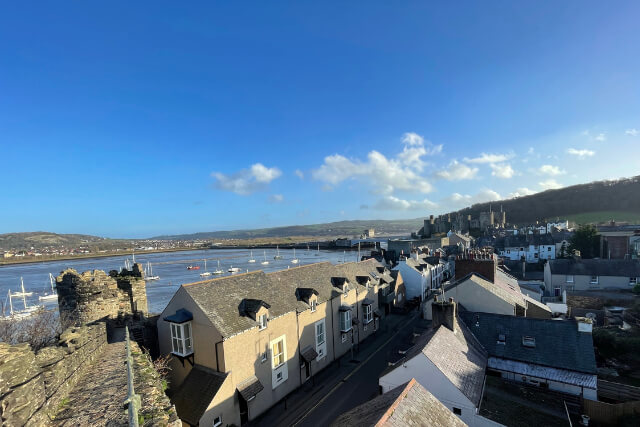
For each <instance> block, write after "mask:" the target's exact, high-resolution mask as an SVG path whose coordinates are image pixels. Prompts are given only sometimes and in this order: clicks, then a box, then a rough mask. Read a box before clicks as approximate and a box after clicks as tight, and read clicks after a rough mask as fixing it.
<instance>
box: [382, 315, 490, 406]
mask: <svg viewBox="0 0 640 427" xmlns="http://www.w3.org/2000/svg"><path fill="white" fill-rule="evenodd" d="M421 353H422V354H424V355H425V356H426V357H427V358H429V360H431V362H432V363H433V364H434V365H435V366H436V367H437V368H438V369H439V370H440V371H441V372H442V373H443V374H444V376H445V377H447V379H448V380H449V381H451V383H452V384H453V385H454V386H455V387H457V388H458V390H460V391H461V392H462V393H463V394H464V395H465V396H466V397H467V398H468V399H469V400H470V401H471V402H473V403H474V404H475V405H478V404H479V402H480V398H481V397H482V385H483V383H484V371H485V367H486V366H487V356H486V353H485V351H484V349H483V348H482V346H481V345H480V344H479V343H478V341H477V340H476V339H475V337H474V336H473V334H471V332H469V330H468V329H467V327H466V326H465V325H464V324H458V327H457V328H456V332H455V333H454V332H453V331H451V330H450V329H449V328H447V327H446V326H440V327H439V328H438V329H436V330H434V329H431V330H429V331H427V332H425V333H424V334H422V335H421V336H420V337H418V339H417V340H416V343H415V345H414V346H413V347H411V348H410V349H409V350H407V352H406V354H405V356H404V357H403V358H402V359H401V360H410V359H413V358H414V357H416V356H417V355H419V354H421ZM397 367H398V363H396V365H394V366H390V367H388V368H387V369H385V370H384V371H383V372H382V374H380V376H381V377H382V376H384V375H386V374H387V373H389V372H391V371H393V370H395V369H396V368H397Z"/></svg>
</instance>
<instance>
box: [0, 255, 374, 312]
mask: <svg viewBox="0 0 640 427" xmlns="http://www.w3.org/2000/svg"><path fill="white" fill-rule="evenodd" d="M279 253H280V256H282V259H278V260H276V259H274V256H275V255H276V250H275V249H267V250H266V251H265V250H262V249H260V250H254V251H253V259H255V260H256V262H255V263H249V262H248V261H249V259H250V258H251V252H250V250H249V249H205V250H195V251H184V252H166V253H152V254H139V255H135V261H136V262H139V263H141V264H143V266H145V267H146V266H147V262H148V263H150V264H151V268H152V269H153V274H154V275H158V276H160V279H158V280H154V281H147V300H148V303H149V311H150V312H151V313H160V312H161V311H162V310H163V309H164V307H165V306H166V305H167V303H168V302H169V300H170V299H171V297H172V296H173V294H174V293H175V292H176V291H177V290H178V288H179V287H180V285H182V284H184V283H192V282H197V281H199V280H205V279H211V278H214V277H221V276H229V275H231V273H228V272H227V270H228V269H229V268H231V267H237V268H239V269H240V272H242V273H245V272H247V271H256V270H263V271H264V272H271V271H278V270H283V269H286V268H289V267H296V266H301V265H307V264H312V263H316V262H322V261H330V262H332V263H334V264H338V263H341V262H344V261H346V262H352V261H356V260H357V258H358V252H357V251H352V252H349V251H347V252H346V253H345V252H336V251H323V250H320V251H316V250H313V249H312V250H310V251H307V250H300V249H296V254H295V255H296V258H298V259H299V260H300V262H299V263H298V264H293V263H291V260H292V259H293V250H292V249H280V252H279ZM369 254H370V251H361V255H369ZM127 259H128V260H129V261H131V260H132V255H131V254H129V255H121V256H113V257H104V258H82V259H77V260H64V261H47V262H41V263H32V264H22V265H7V266H1V267H0V304H2V305H4V306H7V307H8V304H9V301H8V298H7V293H8V291H9V290H11V292H12V293H15V292H19V291H20V278H21V277H22V279H23V281H24V287H25V291H27V292H33V295H31V296H28V297H26V302H27V305H38V304H40V305H44V306H45V307H46V308H57V306H58V301H57V299H54V300H53V301H39V299H38V296H41V295H44V294H45V293H46V292H51V286H50V284H49V273H51V274H53V276H54V278H55V276H57V275H58V274H60V272H61V271H63V270H65V269H67V268H74V269H75V270H77V271H78V272H80V273H82V272H84V271H87V270H104V271H105V272H107V273H108V272H109V271H110V270H120V268H122V267H124V265H125V262H126V260H127ZM205 259H206V260H207V270H208V271H210V272H213V270H215V269H217V268H218V261H219V262H220V269H221V270H223V271H224V274H221V275H217V276H216V275H211V276H208V277H200V273H203V272H204V271H205V267H204V260H205ZM265 259H266V260H267V261H269V264H268V265H262V264H261V262H263V261H264V260H265ZM189 265H194V266H195V265H198V266H200V269H199V270H188V269H187V267H188V266H189ZM54 284H55V282H54ZM12 299H13V304H14V307H15V308H17V309H22V308H23V300H22V297H13V298H12ZM2 305H0V308H1V307H2ZM6 311H7V313H8V311H9V309H8V308H6ZM1 315H2V312H1V311H0V316H1Z"/></svg>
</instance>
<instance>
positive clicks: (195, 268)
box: [187, 265, 200, 270]
mask: <svg viewBox="0 0 640 427" xmlns="http://www.w3.org/2000/svg"><path fill="white" fill-rule="evenodd" d="M187 270H200V266H199V265H190V266H188V267H187Z"/></svg>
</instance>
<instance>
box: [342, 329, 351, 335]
mask: <svg viewBox="0 0 640 427" xmlns="http://www.w3.org/2000/svg"><path fill="white" fill-rule="evenodd" d="M352 329H353V328H349V329H340V332H342V333H343V334H346V333H347V332H350V331H351V330H352Z"/></svg>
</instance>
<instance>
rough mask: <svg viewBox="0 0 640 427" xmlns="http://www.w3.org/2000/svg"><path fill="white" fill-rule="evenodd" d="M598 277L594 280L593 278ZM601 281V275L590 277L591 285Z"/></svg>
mask: <svg viewBox="0 0 640 427" xmlns="http://www.w3.org/2000/svg"><path fill="white" fill-rule="evenodd" d="M594 277H595V278H596V279H595V281H594V280H593V278H594ZM599 282H600V276H591V279H589V284H591V285H597V284H598V283H599Z"/></svg>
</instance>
